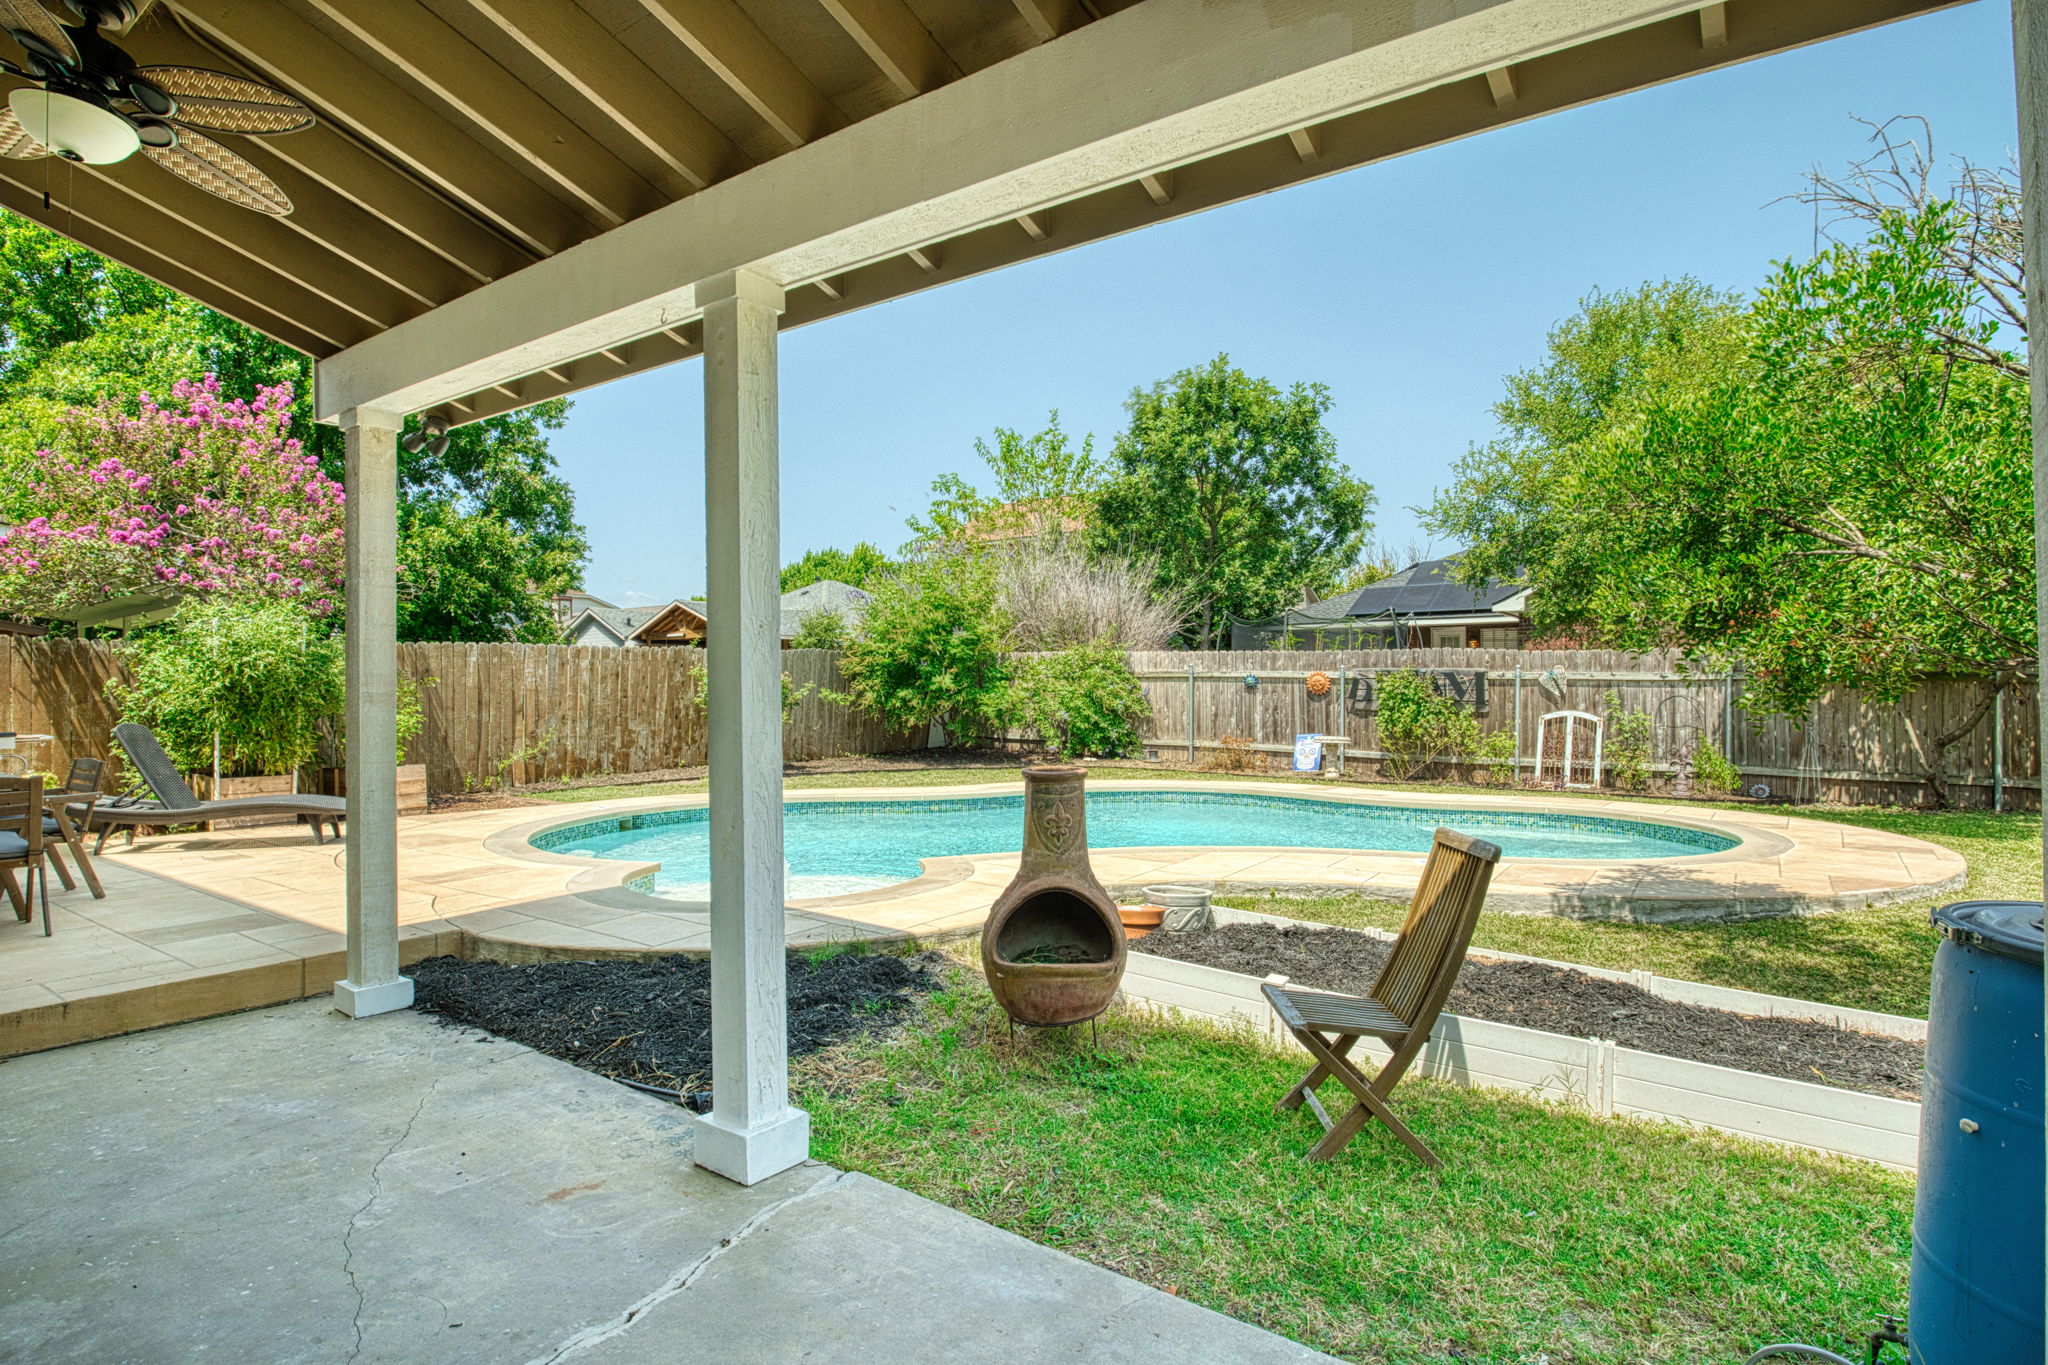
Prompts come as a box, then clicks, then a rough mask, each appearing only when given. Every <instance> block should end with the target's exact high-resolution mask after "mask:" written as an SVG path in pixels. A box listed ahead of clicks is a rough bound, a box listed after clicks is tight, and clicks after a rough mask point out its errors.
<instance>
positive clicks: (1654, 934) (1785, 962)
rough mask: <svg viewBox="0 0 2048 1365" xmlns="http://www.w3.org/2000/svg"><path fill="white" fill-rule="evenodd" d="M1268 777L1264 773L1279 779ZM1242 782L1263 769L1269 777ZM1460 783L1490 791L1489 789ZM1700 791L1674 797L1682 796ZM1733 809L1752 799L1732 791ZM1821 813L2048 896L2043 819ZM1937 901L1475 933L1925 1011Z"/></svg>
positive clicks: (1352, 912)
mask: <svg viewBox="0 0 2048 1365" xmlns="http://www.w3.org/2000/svg"><path fill="white" fill-rule="evenodd" d="M1017 769H1018V765H1016V764H1004V765H991V766H988V767H972V768H969V767H960V768H951V767H949V768H906V769H892V770H887V771H881V772H856V773H816V774H799V775H795V776H792V777H790V778H789V779H787V782H786V784H785V785H786V786H787V787H789V788H790V789H791V790H801V789H805V788H816V787H905V786H957V785H967V784H972V783H977V782H1002V781H1010V780H1014V779H1015V777H1016V775H1017ZM1089 771H1090V773H1091V774H1093V775H1094V776H1097V777H1105V778H1152V779H1158V778H1175V777H1194V778H1203V779H1211V780H1214V779H1219V778H1221V779H1225V780H1229V779H1230V777H1231V775H1229V774H1219V773H1211V772H1200V771H1194V770H1162V769H1159V768H1137V767H1119V766H1116V765H1113V764H1094V765H1090V769H1089ZM1272 776H1278V775H1267V776H1265V777H1264V780H1271V777H1272ZM1242 780H1249V781H1256V780H1262V779H1261V777H1249V778H1244V779H1242ZM704 785H705V784H704V782H703V781H702V780H701V779H700V780H698V781H695V782H667V783H655V784H643V785H640V786H616V787H584V788H579V789H575V790H570V791H556V792H535V793H533V794H534V795H536V796H543V797H546V798H547V799H549V800H554V801H603V800H611V799H614V798H619V797H656V796H670V795H676V794H680V793H686V792H701V791H703V790H704ZM1377 789H1379V790H1403V791H1419V792H1428V791H1444V790H1453V789H1450V788H1444V787H1427V786H1407V787H1392V786H1390V787H1381V788H1377ZM1455 790H1465V791H1480V792H1485V791H1486V790H1488V789H1485V788H1457V789H1455ZM1543 795H1545V796H1558V795H1571V796H1579V795H1587V796H1611V795H1612V793H1583V794H1582V793H1556V792H1545V793H1543ZM1701 804H1709V803H1700V802H1675V803H1673V805H1674V808H1678V809H1683V808H1684V807H1686V806H1697V805H1701ZM1712 804H1724V808H1726V809H1731V810H1735V809H1746V807H1742V806H1738V805H1734V804H1732V803H1712ZM1792 813H1793V814H1796V815H1799V816H1801V817H1803V818H1806V819H1811V820H1836V821H1840V822H1842V823H1844V824H1852V825H1865V826H1869V827H1870V828H1873V829H1883V830H1889V831H1891V832H1893V833H1896V834H1906V835H1911V836H1913V837H1914V838H1918V839H1925V840H1927V841H1928V842H1930V843H1936V844H1941V845H1943V846H1945V847H1948V848H1952V849H1954V850H1955V851H1956V852H1958V853H1960V854H1962V855H1963V857H1964V858H1966V859H1967V860H1968V861H1969V865H1970V883H1969V886H1968V887H1967V888H1966V889H1965V890H1964V891H1963V892H1959V893H1957V894H1956V895H1955V896H1954V897H1953V899H1962V898H1963V897H1965V896H1977V897H1986V898H2001V899H2013V900H2037V899H2039V898H2040V897H2041V818H2040V817H2039V816H2038V815H1993V814H1990V813H1988V812H1984V811H1909V810H1898V809H1895V808H1892V807H1878V806H1868V807H1840V806H1832V807H1831V806H1802V807H1799V808H1797V809H1796V810H1794V811H1793V812H1792ZM1230 900H1231V903H1232V904H1235V905H1241V906H1244V907H1245V908H1248V909H1256V910H1263V911H1266V912H1268V913H1270V914H1276V915H1290V916H1293V917H1294V918H1297V919H1306V920H1318V921H1321V922H1324V923H1328V924H1341V925H1352V926H1363V925H1372V926H1378V927H1381V928H1389V927H1392V926H1394V925H1397V924H1399V923H1400V919H1401V915H1402V913H1403V910H1404V907H1403V906H1401V905H1398V904H1395V903H1393V902H1389V901H1382V900H1374V899H1371V898H1368V897H1365V896H1313V897H1308V896H1264V897H1260V896H1235V897H1231V898H1230ZM1933 904H1935V902H1933V901H1916V902H1912V903H1910V904H1905V905H1894V906H1886V907H1883V908H1880V909H1876V910H1860V911H1852V912H1847V913H1843V914H1838V915H1825V916H1819V917H1815V918H1812V919H1796V920H1750V921H1747V922H1743V923H1738V924H1701V925H1680V924H1601V923H1587V922H1583V921H1578V920H1566V919H1554V918H1550V917H1548V916H1540V915H1488V916H1486V917H1485V918H1483V919H1482V920H1481V921H1480V923H1479V930H1478V933H1477V934H1476V935H1475V937H1474V940H1473V941H1474V942H1475V943H1476V944H1478V945H1479V946H1481V947H1485V948H1498V949H1500V950H1502V951H1503V952H1511V953H1529V954H1532V955H1534V956H1537V957H1548V958H1556V959H1559V960H1561V961H1565V962H1583V963H1587V964H1589V965H1592V966H1598V967H1616V968H1623V969H1636V968H1641V969H1643V970H1646V971H1653V972H1656V973H1658V974H1659V975H1662V976H1673V977H1679V978H1682V979H1684V980H1688V981H1706V982H1711V983H1713V984H1716V985H1722V986H1737V987H1741V988H1743V989H1745V990H1753V991H1765V992H1768V993H1770V994H1773V995H1790V996H1796V997H1798V998H1800V999H1803V1000H1821V1001H1826V1002H1829V1003H1831V1004H1840V1005H1851V1006H1855V1007H1857V1008H1861V1009H1874V1010H1883V1011H1885V1012H1887V1013H1891V1014H1909V1015H1915V1016H1922V1015H1925V1014H1926V1012H1927V982H1928V976H1929V973H1930V971H1931V969H1932V967H1933V962H1934V949H1935V945H1936V943H1937V942H1938V941H1939V940H1938V939H1937V937H1936V936H1935V934H1934V932H1933V930H1932V929H1930V928H1929V927H1928V924H1927V911H1928V909H1929V908H1930V907H1931V906H1932V905H1933Z"/></svg>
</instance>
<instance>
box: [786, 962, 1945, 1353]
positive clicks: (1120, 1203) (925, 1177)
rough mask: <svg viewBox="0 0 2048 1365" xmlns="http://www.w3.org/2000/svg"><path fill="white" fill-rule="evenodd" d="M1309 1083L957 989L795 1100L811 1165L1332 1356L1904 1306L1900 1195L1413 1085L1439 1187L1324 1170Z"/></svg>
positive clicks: (1225, 1037)
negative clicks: (1298, 1091)
mask: <svg viewBox="0 0 2048 1365" xmlns="http://www.w3.org/2000/svg"><path fill="white" fill-rule="evenodd" d="M1301 1069H1302V1068H1301V1064H1300V1063H1299V1062H1297V1061H1295V1060H1294V1059H1293V1058H1291V1057H1285V1056H1281V1055H1278V1054H1275V1053H1273V1052H1271V1051H1269V1050H1267V1049H1266V1048H1264V1047H1262V1046H1260V1045H1259V1044H1258V1043H1256V1042H1254V1041H1253V1040H1251V1039H1250V1038H1249V1037H1248V1036H1244V1035H1236V1034H1231V1033H1228V1032H1223V1031H1219V1030H1214V1029H1209V1028H1205V1027H1202V1026H1199V1025H1195V1024H1191V1023H1184V1022H1171V1023H1169V1022H1166V1021H1164V1020H1161V1019H1159V1018H1157V1017H1154V1016H1149V1015H1139V1014H1134V1013H1127V1012H1119V1013H1116V1014H1112V1015H1111V1016H1109V1017H1108V1018H1107V1019H1106V1020H1105V1021H1104V1026H1103V1030H1102V1034H1101V1042H1100V1045H1099V1047H1095V1048H1091V1047H1090V1046H1089V1043H1088V1035H1087V1032H1086V1031H1085V1030H1067V1031H1049V1032H1039V1031H1030V1032H1024V1031H1020V1032H1019V1034H1018V1036H1017V1038H1016V1039H1015V1041H1014V1042H1013V1041H1012V1040H1011V1039H1010V1038H1009V1037H1008V1036H1007V1031H1006V1029H1005V1028H1004V1025H1003V1023H1002V1016H1001V1013H1000V1011H999V1010H997V1009H996V1007H995V1005H994V1003H993V1001H992V1000H990V998H989V997H988V994H987V991H986V989H985V988H984V987H983V986H982V985H981V983H980V981H979V980H978V979H977V978H975V977H974V976H973V975H972V973H970V972H967V971H965V970H962V969H954V970H953V971H952V972H951V973H950V974H949V982H948V986H947V988H946V989H945V990H944V991H942V992H940V993H939V994H937V995H935V996H933V997H931V998H930V999H929V1000H928V1002H927V1003H926V1006H925V1008H924V1011H923V1013H922V1015H921V1017H920V1019H919V1020H918V1022H916V1023H915V1024H913V1025H912V1026H911V1027H910V1028H909V1029H907V1030H906V1031H904V1032H903V1033H901V1034H899V1035H898V1036H897V1037H896V1038H894V1039H893V1040H891V1041H888V1042H881V1041H867V1042H860V1043H855V1044H853V1045H851V1046H850V1049H849V1050H847V1051H845V1052H843V1053H842V1055H841V1056H839V1057H838V1058H836V1059H835V1065H834V1066H833V1068H832V1080H831V1082H830V1083H829V1084H812V1085H811V1086H810V1087H808V1089H807V1093H805V1094H804V1097H803V1103H804V1104H805V1105H806V1107H808V1108H809V1109H810V1111H811V1114H812V1121H813V1129H814V1133H815V1139H814V1147H813V1150H814V1152H815V1154H816V1155H817V1156H818V1158H819V1159H821V1160H824V1161H828V1162H831V1163H833V1164H834V1165H837V1166H840V1167H843V1168H851V1169H856V1170H861V1171H865V1172H867V1173H869V1174H872V1175H874V1176H876V1177H878V1178H881V1179H884V1180H887V1181H889V1182H891V1183H893V1184H897V1185H901V1186H903V1187H905V1188H907V1189H911V1190H914V1191H916V1192H917V1193H919V1194H922V1195H925V1196H927V1197H929V1198H932V1199H936V1200H938V1201H940V1202H942V1203H946V1204H950V1205H952V1206H953V1207H955V1208H958V1209H961V1210H962V1211H964V1212H966V1213H969V1214H972V1215H974V1216H975V1217H977V1218H981V1219H984V1220H986V1221H988V1222H991V1223H994V1224H996V1225H998V1226H1000V1227H1004V1228H1008V1229H1010V1230H1011V1231H1013V1232H1017V1233H1020V1234H1022V1235H1023V1236H1026V1237H1029V1238H1031V1239H1032V1240H1034V1241H1038V1242H1042V1243H1044V1244H1046V1245H1048V1246H1053V1247H1057V1248H1059V1249H1061V1250H1063V1251H1068V1252H1071V1253H1073V1254H1074V1255H1077V1256H1080V1257H1082V1258H1084V1259H1086V1260H1089V1261H1093V1262H1095V1263H1096V1264H1099V1265H1103V1266H1107V1267H1109V1268H1111V1269H1113V1270H1118V1271H1121V1272H1123V1273H1124V1274H1127V1275H1132V1276H1134V1277H1136V1278H1138V1279H1141V1280H1144V1281H1146V1282H1147V1283H1149V1284H1153V1285H1156V1286H1159V1287H1161V1288H1164V1289H1167V1290H1169V1291H1171V1292H1173V1293H1176V1294H1179V1295H1180V1296H1182V1297H1184V1298H1187V1299H1189V1300H1191V1301H1193V1302H1196V1303H1200V1304H1203V1305H1206V1306H1208V1307H1211V1308H1214V1309H1217V1310H1219V1311H1221V1312H1225V1313H1228V1314H1230V1315H1232V1316H1233V1317H1238V1318H1242V1319H1245V1320H1246V1321H1249V1322H1254V1323H1257V1324H1259V1325H1261V1326H1264V1327H1267V1328H1270V1329H1272V1330H1273V1331H1276V1332H1280V1333H1282V1334H1284V1335H1287V1336H1290V1337H1293V1338H1295V1339H1297V1340H1300V1341H1303V1342H1305V1343H1307V1344H1309V1345H1311V1346H1315V1347H1317V1348H1319V1349H1321V1350H1324V1351H1328V1352H1330V1353H1332V1354H1335V1355H1339V1356H1343V1357H1345V1358H1348V1359H1353V1360H1361V1361H1373V1362H1389V1363H1399V1365H1421V1363H1422V1362H1430V1363H1431V1365H1435V1363H1437V1362H1453V1361H1456V1362H1461V1363H1463V1365H1472V1363H1473V1362H1498V1363H1499V1365H1509V1363H1510V1362H1513V1363H1515V1365H1523V1363H1524V1362H1530V1361H1535V1360H1539V1359H1547V1360H1548V1361H1550V1362H1551V1365H1637V1362H1642V1361H1649V1360H1693V1359H1698V1360H1731V1359H1740V1358H1741V1357H1742V1356H1743V1355H1745V1354H1747V1353H1748V1352H1749V1351H1750V1350H1753V1349H1755V1348H1756V1347H1758V1346H1760V1345H1763V1344H1764V1343H1765V1342H1767V1341H1781V1340H1787V1339H1790V1340H1800V1341H1812V1342H1816V1343H1820V1344H1825V1345H1828V1346H1830V1347H1832V1348H1834V1349H1835V1350H1838V1351H1843V1352H1848V1353H1852V1354H1854V1353H1855V1343H1854V1342H1853V1341H1852V1340H1851V1338H1852V1337H1856V1336H1860V1334H1862V1333H1865V1332H1867V1331H1868V1326H1867V1324H1868V1323H1869V1321H1870V1319H1871V1318H1873V1317H1874V1316H1876V1315H1877V1314H1878V1313H1881V1312H1890V1311H1898V1310H1899V1309H1900V1308H1901V1307H1902V1306H1903V1305H1904V1303H1905V1291H1906V1260H1907V1255H1908V1234H1909V1227H1910V1222H1911V1216H1912V1198H1913V1195H1912V1181H1911V1179H1910V1178H1909V1177H1907V1176H1904V1175H1900V1174H1897V1173H1894V1172H1889V1171H1885V1170H1883V1169H1881V1168H1879V1167H1876V1166H1871V1165H1867V1164H1864V1163H1859V1162H1852V1161H1847V1160H1831V1159H1826V1158H1821V1157H1817V1156H1810V1155H1806V1154H1801V1153H1794V1152H1789V1151H1785V1150H1782V1149H1777V1148H1771V1147H1765V1146H1763V1145H1760V1144H1755V1143H1749V1142H1745V1141H1741V1140H1738V1139H1733V1138H1724V1137H1721V1136H1719V1135H1703V1134H1696V1133H1692V1132H1688V1131H1686V1130H1682V1129H1678V1128H1675V1127H1668V1126H1661V1125H1652V1124H1646V1123H1640V1122H1632V1121H1626V1120H1612V1119H1593V1118H1591V1117H1588V1116H1587V1115H1585V1114H1583V1113H1580V1112H1575V1111H1572V1110H1569V1109H1564V1108H1558V1107H1552V1106H1546V1105H1539V1104H1535V1103H1531V1102H1527V1101H1523V1100H1518V1099H1515V1098H1513V1097H1511V1096H1508V1095H1505V1094H1502V1093H1498V1092H1491V1091H1479V1090H1466V1089H1460V1088H1457V1087H1453V1086H1450V1085H1448V1084H1443V1083H1439V1082H1433V1081H1430V1080H1427V1079H1426V1078H1420V1077H1414V1076H1411V1077H1410V1078H1408V1079H1407V1080H1405V1081H1404V1082H1403V1083H1402V1085H1401V1088H1400V1090H1399V1092H1398V1095H1399V1100H1400V1102H1401V1104H1402V1105H1403V1106H1404V1108H1405V1109H1406V1111H1407V1115H1408V1118H1409V1120H1410V1122H1411V1123H1412V1124H1413V1125H1414V1126H1415V1127H1416V1129H1417V1131H1418V1132H1420V1133H1422V1134H1423V1135H1424V1137H1425V1138H1426V1139H1427V1140H1428V1141H1429V1142H1430V1143H1431V1144H1432V1145H1433V1146H1434V1147H1435V1148H1436V1149H1437V1151H1438V1152H1439V1153H1440V1154H1441V1155H1442V1156H1443V1157H1444V1159H1445V1161H1446V1163H1447V1169H1446V1170H1444V1171H1443V1172H1440V1173H1433V1172H1430V1171H1428V1170H1426V1169H1425V1168H1423V1167H1422V1166H1420V1165H1418V1164H1417V1163H1416V1162H1415V1161H1414V1160H1413V1158H1411V1157H1410V1156H1409V1155H1408V1153H1407V1151H1406V1149H1404V1148H1402V1147H1401V1146H1400V1145H1399V1144H1398V1143H1396V1142H1394V1141H1393V1140H1392V1139H1391V1138H1388V1137H1387V1136H1386V1135H1385V1134H1384V1133H1378V1132H1375V1131H1373V1130H1372V1129H1370V1128H1368V1129H1367V1130H1366V1132H1365V1133H1363V1134H1362V1135H1361V1136H1360V1137H1359V1138H1358V1139H1357V1140H1356V1141H1355V1142H1353V1143H1352V1145H1351V1146H1350V1148H1348V1149H1347V1150H1346V1152H1345V1153H1344V1155H1343V1156H1341V1157H1340V1158H1339V1159H1338V1160H1336V1161H1333V1162H1329V1163H1326V1164H1320V1165H1311V1164H1309V1163H1307V1162H1305V1161H1303V1160H1302V1155H1301V1154H1302V1153H1303V1152H1304V1151H1305V1150H1306V1149H1307V1147H1308V1145H1309V1143H1310V1140H1311V1139H1312V1137H1313V1136H1314V1134H1315V1132H1316V1128H1315V1121H1314V1119H1313V1118H1311V1117H1309V1116H1308V1115H1307V1114H1306V1112H1305V1111H1304V1112H1297V1113H1294V1114H1289V1115H1285V1116H1281V1115H1277V1114H1275V1113H1274V1111H1273V1101H1274V1100H1275V1099H1277V1098H1278V1097H1279V1095H1280V1094H1282V1093H1283V1092H1284V1091H1285V1090H1286V1088H1287V1087H1288V1086H1289V1085H1290V1084H1291V1083H1292V1082H1293V1081H1294V1080H1296V1079H1298V1076H1299V1072H1300V1070H1301Z"/></svg>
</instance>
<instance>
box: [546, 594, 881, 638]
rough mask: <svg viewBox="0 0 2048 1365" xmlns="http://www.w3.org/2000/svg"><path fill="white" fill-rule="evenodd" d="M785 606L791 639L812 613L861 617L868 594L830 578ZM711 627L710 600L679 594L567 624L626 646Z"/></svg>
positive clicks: (592, 612)
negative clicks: (709, 623)
mask: <svg viewBox="0 0 2048 1365" xmlns="http://www.w3.org/2000/svg"><path fill="white" fill-rule="evenodd" d="M781 605H782V615H781V621H780V622H779V626H780V630H781V634H782V638H783V639H785V640H787V639H789V638H790V637H791V636H793V635H795V634H796V633H797V630H798V629H799V628H800V627H801V626H802V625H803V623H804V618H805V617H806V616H809V615H810V614H811V613H813V612H817V611H829V612H833V613H836V614H837V615H839V616H843V617H845V618H846V621H847V623H848V624H849V625H850V624H852V623H854V622H856V621H858V620H860V618H861V616H862V615H863V614H864V613H865V612H866V611H867V609H868V595H867V594H866V593H865V592H862V591H861V590H860V589H859V588H856V587H854V586H853V585H852V584H849V583H841V582H839V581H837V580H836V579H830V578H828V579H824V580H823V581H821V582H817V583H810V584H806V585H805V586H803V587H801V588H796V589H794V590H792V591H790V592H786V593H784V594H782V604H781ZM678 627H681V628H682V629H681V630H679V629H678ZM707 628H708V626H707V619H706V605H705V604H704V603H703V602H696V601H686V600H683V599H681V598H678V599H677V600H676V601H673V602H662V603H658V604H656V605H654V606H647V607H609V606H601V607H587V608H585V609H584V610H583V611H582V612H580V613H578V614H577V616H576V619H575V620H573V621H571V622H570V623H569V625H568V628H567V629H566V630H565V631H564V634H566V635H567V636H568V638H569V639H571V640H575V639H578V638H580V637H584V636H587V635H588V634H589V633H590V632H591V631H592V630H597V631H601V632H603V633H604V634H605V635H606V636H607V637H608V638H610V639H611V641H612V642H613V643H614V644H621V645H623V644H625V643H626V642H627V641H629V640H631V641H637V642H639V643H641V644H659V643H661V642H662V640H663V639H664V638H666V637H668V636H671V635H674V634H680V633H683V631H695V632H702V631H704V630H705V629H707Z"/></svg>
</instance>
